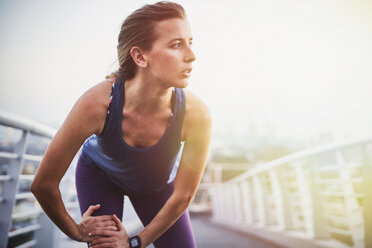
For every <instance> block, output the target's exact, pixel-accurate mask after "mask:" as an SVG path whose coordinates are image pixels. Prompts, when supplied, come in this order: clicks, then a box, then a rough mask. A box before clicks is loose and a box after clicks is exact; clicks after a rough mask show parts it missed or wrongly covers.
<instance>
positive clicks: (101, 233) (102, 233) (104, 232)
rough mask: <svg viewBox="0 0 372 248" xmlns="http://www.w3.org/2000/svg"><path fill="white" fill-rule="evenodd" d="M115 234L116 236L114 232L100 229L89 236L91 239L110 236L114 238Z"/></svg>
mask: <svg viewBox="0 0 372 248" xmlns="http://www.w3.org/2000/svg"><path fill="white" fill-rule="evenodd" d="M115 234H116V232H114V231H110V230H103V229H98V230H94V231H92V232H90V233H89V236H91V237H94V236H106V237H109V236H114V235H115Z"/></svg>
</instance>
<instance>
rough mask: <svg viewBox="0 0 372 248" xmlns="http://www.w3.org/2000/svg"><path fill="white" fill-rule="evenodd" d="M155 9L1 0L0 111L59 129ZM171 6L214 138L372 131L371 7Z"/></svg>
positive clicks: (265, 2) (113, 2)
mask: <svg viewBox="0 0 372 248" xmlns="http://www.w3.org/2000/svg"><path fill="white" fill-rule="evenodd" d="M154 2H156V1H137V0H136V1H134V0H133V1H129V0H127V1H123V0H121V1H119V0H107V1H95V0H89V1H88V0H82V1H73V0H66V1H62V0H60V1H59V0H58V1H57V0H54V1H49V0H33V1H28V0H27V1H26V0H0V44H1V45H0V110H1V111H5V112H9V113H12V114H15V115H19V116H22V117H24V118H28V119H32V120H36V121H39V122H41V123H44V124H47V125H51V126H53V127H56V128H57V127H59V126H60V125H61V123H62V122H63V120H64V119H65V117H66V116H67V114H68V112H69V111H70V110H71V108H72V106H73V104H74V103H75V102H76V100H77V99H78V98H79V96H80V95H82V94H83V93H84V92H85V91H86V90H87V89H89V88H90V87H92V86H94V85H95V84H97V83H99V82H101V81H102V80H103V79H104V77H105V76H106V75H107V74H109V73H110V72H112V71H114V70H116V68H117V54H116V45H117V37H118V34H119V31H120V26H121V23H122V22H123V20H124V19H125V17H126V16H128V15H129V14H130V13H131V12H132V11H134V10H135V9H137V8H139V7H141V6H142V5H143V4H146V3H154ZM177 2H178V3H181V4H182V5H183V6H184V8H185V9H186V12H187V15H188V20H189V21H190V24H191V29H192V33H193V36H194V41H193V49H194V52H195V54H196V57H197V59H196V61H195V62H194V63H193V72H192V76H191V78H190V83H189V86H188V88H189V89H190V90H191V91H193V92H194V93H195V94H197V95H198V96H200V98H202V99H203V101H204V102H205V103H206V104H207V105H208V107H209V108H210V111H211V114H212V117H213V132H214V135H218V134H225V135H226V134H227V135H230V136H232V137H240V136H247V137H249V136H252V137H253V136H272V137H273V138H274V137H276V138H278V137H279V138H290V139H299V140H301V139H308V138H312V137H317V136H319V135H322V134H323V135H324V134H331V135H334V136H337V137H350V136H358V135H363V134H365V133H372V114H371V109H372V70H371V68H372V45H371V44H372V1H367V0H366V1H354V0H348V1H346V0H334V1H333V0H312V1H298V0H297V1H295V0H260V1H258V0H255V1H252V0H245V1H238V0H230V1H218V0H217V1H216V0H215V1H211V0H203V1H197V0H188V1H177Z"/></svg>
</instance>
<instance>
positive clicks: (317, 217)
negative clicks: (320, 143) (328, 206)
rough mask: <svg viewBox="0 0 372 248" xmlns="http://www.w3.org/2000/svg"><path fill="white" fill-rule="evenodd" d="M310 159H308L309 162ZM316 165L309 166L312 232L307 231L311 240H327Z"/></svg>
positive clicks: (327, 234)
mask: <svg viewBox="0 0 372 248" xmlns="http://www.w3.org/2000/svg"><path fill="white" fill-rule="evenodd" d="M311 161H312V159H310V162H311ZM315 166H316V165H315V163H314V164H310V168H309V180H310V182H309V183H308V187H309V193H310V202H311V204H310V206H311V208H312V216H311V221H312V230H308V231H309V232H308V233H309V234H310V236H311V237H312V238H320V239H328V238H329V237H330V233H329V231H328V228H327V222H326V219H325V213H324V210H323V204H324V198H323V196H322V193H321V192H322V190H321V188H320V185H319V183H318V182H317V180H318V179H317V174H316V168H314V167H315Z"/></svg>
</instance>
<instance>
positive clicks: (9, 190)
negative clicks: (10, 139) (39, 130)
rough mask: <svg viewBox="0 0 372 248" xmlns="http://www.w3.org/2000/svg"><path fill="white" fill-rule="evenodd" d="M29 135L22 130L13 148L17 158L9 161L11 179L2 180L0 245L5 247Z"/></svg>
mask: <svg viewBox="0 0 372 248" xmlns="http://www.w3.org/2000/svg"><path fill="white" fill-rule="evenodd" d="M29 136H30V134H29V132H28V131H25V130H23V133H22V137H21V139H20V141H19V142H18V144H17V145H16V148H15V153H16V154H17V155H18V158H17V159H13V160H12V161H11V163H10V167H9V171H8V175H9V176H10V177H11V180H9V181H5V182H3V189H2V194H3V198H4V201H3V202H1V203H0V213H1V216H2V217H1V221H0V247H6V244H7V240H8V232H9V228H10V225H11V221H12V218H9V216H11V215H12V210H13V206H14V203H15V195H16V192H17V185H18V179H19V175H20V173H21V168H22V164H23V161H24V156H23V155H24V154H25V151H26V144H27V141H28V139H29Z"/></svg>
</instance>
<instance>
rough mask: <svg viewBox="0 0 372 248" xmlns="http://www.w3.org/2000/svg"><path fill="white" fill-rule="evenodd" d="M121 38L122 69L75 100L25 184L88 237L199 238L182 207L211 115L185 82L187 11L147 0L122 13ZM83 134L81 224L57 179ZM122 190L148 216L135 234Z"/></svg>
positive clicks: (171, 243)
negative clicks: (125, 220)
mask: <svg viewBox="0 0 372 248" xmlns="http://www.w3.org/2000/svg"><path fill="white" fill-rule="evenodd" d="M118 41H119V44H118V47H117V48H118V58H119V65H120V67H119V70H118V71H117V72H115V73H113V75H111V76H109V77H108V78H106V80H105V81H103V82H101V83H99V84H97V85H96V86H94V87H92V88H91V89H89V90H88V91H87V92H86V93H85V94H83V95H82V96H81V97H80V98H79V100H78V101H77V102H76V104H75V105H74V107H73V108H72V110H71V112H70V113H69V115H68V116H67V118H66V120H65V121H64V123H63V125H62V126H61V128H60V129H59V131H58V132H57V134H56V135H55V137H54V138H53V140H52V141H51V143H50V145H49V147H48V149H47V151H46V153H45V155H44V158H43V160H42V162H41V164H40V167H39V170H38V172H37V174H36V176H35V179H34V181H33V183H32V185H31V191H32V192H33V193H34V194H35V196H36V198H37V200H38V201H39V203H40V204H41V206H42V207H43V209H44V211H45V212H46V213H47V214H48V216H49V217H50V218H51V219H52V220H53V221H54V223H55V224H56V225H57V226H58V227H59V228H60V229H61V230H62V231H63V232H64V233H65V234H66V235H68V236H69V237H70V238H72V239H75V240H77V241H81V242H89V244H90V247H146V246H148V245H149V244H151V243H154V245H155V247H187V248H190V247H196V245H195V241H194V237H193V233H192V229H191V225H190V218H189V215H188V211H187V207H188V206H189V204H190V202H191V201H192V199H193V197H194V195H195V192H196V190H197V187H198V185H199V182H200V180H201V177H202V174H203V171H204V168H205V163H206V159H207V155H208V150H209V142H210V137H211V117H210V114H209V111H208V108H207V107H206V105H205V104H204V103H203V102H202V101H201V100H200V99H199V98H198V97H197V96H195V95H194V94H193V93H191V92H190V91H187V90H184V88H185V87H186V86H187V85H188V79H189V77H190V72H191V70H192V68H191V63H192V62H193V61H194V60H195V55H194V53H193V52H192V50H191V43H192V36H191V32H190V27H189V23H188V21H187V20H186V14H185V11H184V9H183V8H182V6H180V5H179V4H176V3H172V2H159V3H156V4H152V5H145V6H143V7H142V8H140V9H138V10H136V11H134V12H133V13H132V14H131V15H129V16H128V17H127V18H126V20H125V21H124V23H123V25H122V27H121V31H120V34H119V39H118ZM83 143H84V146H83V149H82V153H81V156H80V158H79V161H78V164H77V168H76V186H77V193H78V199H79V203H80V208H81V212H82V213H84V214H83V217H82V220H81V223H79V224H77V223H75V222H74V220H73V219H72V218H71V217H70V216H69V215H68V213H67V212H66V209H65V207H64V205H63V202H62V200H61V196H60V191H59V189H58V185H59V182H60V180H61V178H62V177H63V175H64V174H65V172H66V170H67V168H68V166H69V165H70V163H71V161H72V159H73V157H74V156H75V154H76V153H77V151H78V150H79V148H80V147H81V145H82V144H83ZM181 143H183V146H182V145H181ZM180 152H182V157H181V160H180V162H179V166H178V170H177V164H176V161H177V154H179V153H180ZM124 195H127V196H128V197H129V198H130V200H131V202H132V204H133V206H134V208H135V210H136V212H137V214H138V216H139V218H140V219H141V221H142V223H143V225H144V226H145V228H144V229H143V230H142V231H141V232H140V233H139V234H138V235H136V236H135V237H128V235H127V233H126V231H125V229H124V228H123V226H122V224H121V222H120V219H121V218H122V214H123V213H122V211H123V197H124Z"/></svg>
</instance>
